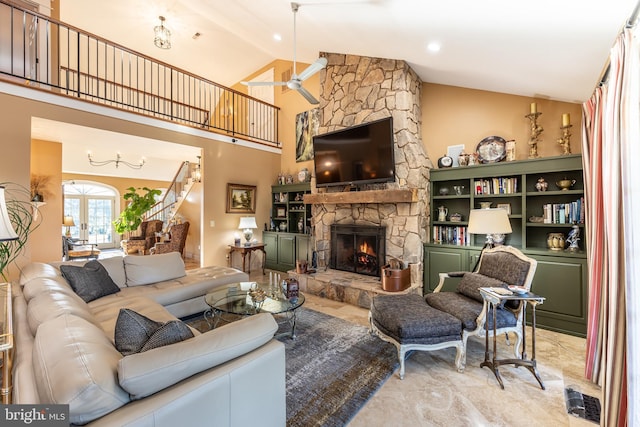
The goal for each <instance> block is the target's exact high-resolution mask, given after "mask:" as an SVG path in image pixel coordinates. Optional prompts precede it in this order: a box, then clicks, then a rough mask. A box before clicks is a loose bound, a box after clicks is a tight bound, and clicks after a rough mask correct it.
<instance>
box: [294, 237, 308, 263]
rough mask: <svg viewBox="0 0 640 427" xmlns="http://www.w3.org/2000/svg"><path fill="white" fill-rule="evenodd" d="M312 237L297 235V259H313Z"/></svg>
mask: <svg viewBox="0 0 640 427" xmlns="http://www.w3.org/2000/svg"><path fill="white" fill-rule="evenodd" d="M310 245H311V239H310V238H309V236H306V235H303V236H296V259H300V260H305V261H311V247H310Z"/></svg>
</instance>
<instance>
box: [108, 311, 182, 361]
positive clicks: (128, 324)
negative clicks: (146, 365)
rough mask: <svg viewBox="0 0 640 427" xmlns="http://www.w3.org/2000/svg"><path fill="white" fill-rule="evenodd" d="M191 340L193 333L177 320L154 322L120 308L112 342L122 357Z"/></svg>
mask: <svg viewBox="0 0 640 427" xmlns="http://www.w3.org/2000/svg"><path fill="white" fill-rule="evenodd" d="M189 338H193V332H192V331H191V329H189V327H188V326H187V325H185V324H184V323H182V322H181V321H179V320H172V321H169V322H167V323H162V322H156V321H154V320H151V319H149V318H148V317H146V316H143V315H142V314H140V313H136V312H135V311H133V310H130V309H128V308H121V309H120V313H119V314H118V320H116V328H115V332H114V341H115V345H116V349H117V350H118V351H119V352H120V353H122V355H123V356H127V355H129V354H134V353H142V352H144V351H147V350H151V349H153V348H157V347H162V346H165V345H169V344H174V343H177V342H180V341H184V340H186V339H189Z"/></svg>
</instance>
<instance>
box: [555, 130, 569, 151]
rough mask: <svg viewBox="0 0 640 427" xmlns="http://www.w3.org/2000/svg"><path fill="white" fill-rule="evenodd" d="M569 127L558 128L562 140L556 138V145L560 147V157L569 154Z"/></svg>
mask: <svg viewBox="0 0 640 427" xmlns="http://www.w3.org/2000/svg"><path fill="white" fill-rule="evenodd" d="M571 126H572V125H567V126H560V129H562V138H558V140H557V141H558V144H560V146H561V147H562V155H567V154H571V145H570V144H571Z"/></svg>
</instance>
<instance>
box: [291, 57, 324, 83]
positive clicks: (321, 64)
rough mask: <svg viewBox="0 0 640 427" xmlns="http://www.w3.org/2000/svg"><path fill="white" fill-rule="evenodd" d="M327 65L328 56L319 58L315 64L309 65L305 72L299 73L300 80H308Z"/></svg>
mask: <svg viewBox="0 0 640 427" xmlns="http://www.w3.org/2000/svg"><path fill="white" fill-rule="evenodd" d="M326 66H327V58H318V59H316V61H315V62H314V63H313V64H311V65H309V66H308V67H307V68H305V70H304V71H303V72H301V73H300V74H299V75H298V79H299V80H300V81H303V80H306V79H308V78H309V77H311V76H313V75H314V74H315V73H317V72H318V71H320V70H322V69H323V68H324V67H326Z"/></svg>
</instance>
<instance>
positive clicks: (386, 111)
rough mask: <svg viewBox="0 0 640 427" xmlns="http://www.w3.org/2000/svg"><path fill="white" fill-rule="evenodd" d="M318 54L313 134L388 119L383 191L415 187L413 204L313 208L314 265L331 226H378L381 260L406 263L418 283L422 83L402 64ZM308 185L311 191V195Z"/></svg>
mask: <svg viewBox="0 0 640 427" xmlns="http://www.w3.org/2000/svg"><path fill="white" fill-rule="evenodd" d="M321 55H322V56H324V57H326V58H327V60H328V63H327V67H326V68H325V69H324V70H322V71H321V74H320V127H319V131H318V132H319V133H325V132H330V131H333V130H338V129H342V128H346V127H349V126H353V125H357V124H361V123H365V122H370V121H373V120H377V119H381V118H384V117H388V116H393V128H394V129H393V131H394V137H395V151H394V153H395V163H396V182H395V183H392V184H387V186H386V188H416V189H418V201H417V202H413V203H367V204H322V205H320V204H317V205H313V208H312V214H313V225H314V237H315V239H316V250H317V251H318V258H319V260H318V263H319V266H320V267H324V266H326V265H327V264H328V260H329V255H330V254H329V251H330V242H329V239H330V225H331V224H333V223H338V224H363V225H372V224H373V225H383V226H385V227H386V233H387V236H386V251H387V259H388V258H389V257H395V258H399V259H401V260H403V261H404V262H407V263H410V264H412V283H415V282H416V281H418V282H421V281H422V259H423V243H425V242H427V239H428V232H427V229H426V227H427V224H428V215H429V211H428V200H429V197H428V188H429V185H428V184H429V169H430V168H431V167H432V164H431V162H430V160H429V159H428V158H427V155H426V153H425V151H424V147H423V145H422V140H421V135H422V132H421V112H420V99H421V98H420V92H421V88H422V82H421V81H420V79H419V78H418V75H417V74H416V73H415V71H413V70H412V69H411V68H410V67H409V65H408V64H407V63H406V62H404V61H399V60H393V59H381V58H369V57H362V56H356V55H343V54H335V53H322V54H321ZM314 182H315V181H314V180H312V191H316V190H315V185H313V184H314ZM333 190H335V189H330V190H329V191H333Z"/></svg>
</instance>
